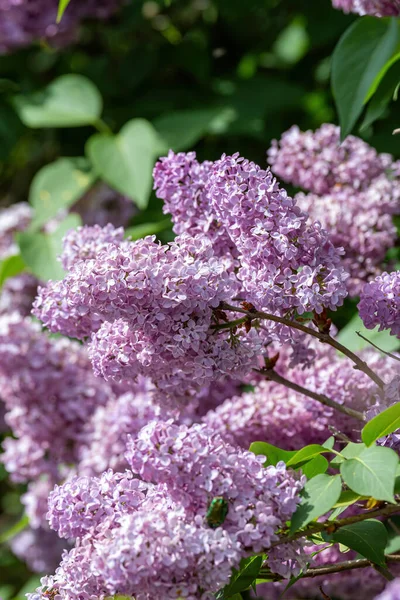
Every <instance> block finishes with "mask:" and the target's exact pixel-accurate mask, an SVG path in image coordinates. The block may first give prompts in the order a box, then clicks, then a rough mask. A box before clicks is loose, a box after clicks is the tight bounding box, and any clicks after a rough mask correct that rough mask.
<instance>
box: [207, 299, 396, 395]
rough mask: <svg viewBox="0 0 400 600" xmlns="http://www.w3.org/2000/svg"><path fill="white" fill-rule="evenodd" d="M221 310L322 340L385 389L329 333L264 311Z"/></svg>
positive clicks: (225, 306)
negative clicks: (264, 321) (275, 324)
mask: <svg viewBox="0 0 400 600" xmlns="http://www.w3.org/2000/svg"><path fill="white" fill-rule="evenodd" d="M221 309H222V310H229V311H233V312H237V313H242V314H244V315H246V316H247V318H248V320H249V321H252V320H254V319H267V320H268V321H274V322H275V323H281V324H282V325H286V326H287V327H292V328H294V329H298V330H299V331H302V332H303V333H307V334H308V335H311V336H312V337H315V338H317V339H318V340H320V342H322V343H324V344H329V345H330V346H332V347H333V348H335V349H336V350H338V351H339V352H341V353H342V354H344V355H345V356H347V357H348V358H350V360H352V361H353V363H354V364H355V366H356V368H357V369H359V370H360V371H363V373H365V374H366V375H368V377H370V379H372V381H374V382H375V383H376V385H377V386H378V387H379V388H381V389H383V387H384V382H383V381H382V379H381V378H380V377H379V375H377V374H376V373H375V372H374V371H373V370H372V369H371V368H370V367H369V366H368V365H367V363H366V362H365V361H363V360H362V359H361V358H360V357H359V356H357V354H354V352H352V351H351V350H349V348H346V346H343V344H341V343H340V342H338V341H337V340H335V338H333V337H331V336H330V335H329V334H328V333H322V332H321V331H317V330H316V329H311V327H307V326H306V325H303V324H302V323H299V322H298V321H291V320H290V319H285V318H284V317H278V316H277V315H272V314H270V313H266V312H262V311H257V310H254V311H253V310H252V311H248V310H245V309H244V308H240V307H238V306H231V305H230V304H226V303H225V302H224V303H223V304H222V305H221ZM234 323H235V321H234ZM230 326H231V325H230V324H229V323H222V324H220V325H214V329H215V330H217V331H218V330H219V329H229V327H230Z"/></svg>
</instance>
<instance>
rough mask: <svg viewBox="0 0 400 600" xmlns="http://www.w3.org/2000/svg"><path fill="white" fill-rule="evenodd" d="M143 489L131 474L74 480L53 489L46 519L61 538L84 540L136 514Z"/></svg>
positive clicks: (141, 483) (107, 472)
mask: <svg viewBox="0 0 400 600" xmlns="http://www.w3.org/2000/svg"><path fill="white" fill-rule="evenodd" d="M145 490H146V485H145V484H144V483H143V482H142V481H140V480H139V479H137V478H134V477H133V475H132V473H130V472H129V471H126V472H125V473H114V472H113V471H112V470H108V471H105V472H104V473H103V474H102V475H101V476H100V477H91V478H89V477H74V478H72V479H71V480H70V481H67V482H66V483H64V484H63V485H62V486H61V487H60V486H58V485H56V486H55V488H54V490H53V491H52V492H51V494H50V496H49V501H48V507H49V511H48V514H47V518H48V520H49V525H50V527H51V528H52V529H54V530H55V531H57V532H58V534H59V536H60V537H63V538H67V539H68V538H77V537H83V536H85V535H86V533H89V532H91V533H93V535H94V534H95V531H96V532H97V534H98V532H99V529H100V528H102V529H103V532H104V535H105V536H106V535H107V533H106V530H107V528H110V529H111V528H112V527H114V526H116V525H115V520H116V519H118V518H120V517H121V516H122V515H123V514H125V513H129V512H131V511H132V510H135V509H136V508H137V507H138V506H139V505H140V504H141V502H142V501H143V499H144V497H145V496H144V491H145Z"/></svg>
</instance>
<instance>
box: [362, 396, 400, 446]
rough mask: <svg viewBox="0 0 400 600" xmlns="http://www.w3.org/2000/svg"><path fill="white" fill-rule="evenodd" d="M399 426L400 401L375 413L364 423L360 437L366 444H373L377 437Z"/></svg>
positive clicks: (391, 431)
mask: <svg viewBox="0 0 400 600" xmlns="http://www.w3.org/2000/svg"><path fill="white" fill-rule="evenodd" d="M399 427H400V402H397V403H396V404H394V405H393V406H389V408H387V409H386V410H384V411H383V412H381V413H379V415H376V417H374V418H373V419H372V420H371V421H369V422H368V423H367V424H366V425H364V427H363V429H362V431H361V437H362V440H363V442H364V444H366V445H367V446H370V445H371V444H373V443H374V442H375V441H376V440H379V438H381V437H384V436H385V435H388V434H389V433H393V432H394V431H396V429H399Z"/></svg>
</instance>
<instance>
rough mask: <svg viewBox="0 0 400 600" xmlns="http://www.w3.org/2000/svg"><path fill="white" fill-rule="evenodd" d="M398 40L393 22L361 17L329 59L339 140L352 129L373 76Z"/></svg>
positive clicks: (392, 51) (394, 21)
mask: <svg viewBox="0 0 400 600" xmlns="http://www.w3.org/2000/svg"><path fill="white" fill-rule="evenodd" d="M398 37H399V36H398V25H397V22H396V20H395V19H376V18H375V17H363V18H361V19H358V20H357V21H355V23H353V25H351V26H350V27H349V29H348V30H347V31H346V32H345V33H344V34H343V36H342V37H341V38H340V41H339V43H338V44H337V46H336V48H335V51H334V53H333V57H332V91H333V95H334V98H335V102H336V106H337V110H338V113H339V121H340V127H341V135H342V139H343V138H345V137H346V136H347V135H348V134H349V133H350V132H351V130H352V128H353V127H354V125H355V123H356V121H357V119H358V117H359V116H360V114H361V112H362V110H363V107H364V103H365V101H366V98H367V96H368V92H369V90H370V88H371V86H372V85H373V83H374V81H375V79H376V76H377V75H378V74H379V72H380V70H381V69H382V67H384V65H385V63H386V62H387V61H388V60H390V58H391V57H392V55H393V54H394V52H395V50H396V46H397V43H398ZM350 74H351V76H350Z"/></svg>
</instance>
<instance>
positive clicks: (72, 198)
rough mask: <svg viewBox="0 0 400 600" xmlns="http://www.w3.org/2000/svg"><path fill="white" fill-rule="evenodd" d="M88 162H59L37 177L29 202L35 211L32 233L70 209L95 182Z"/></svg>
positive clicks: (77, 159)
mask: <svg viewBox="0 0 400 600" xmlns="http://www.w3.org/2000/svg"><path fill="white" fill-rule="evenodd" d="M94 179H95V177H94V174H93V172H91V170H90V164H89V162H88V160H87V159H86V158H59V159H58V160H56V161H55V162H54V163H51V164H49V165H46V166H45V167H43V168H42V169H40V171H38V173H37V174H36V175H35V177H34V179H33V181H32V185H31V188H30V191H29V202H30V204H31V205H32V206H33V208H34V209H35V214H34V218H33V221H32V224H31V229H36V228H39V227H41V226H42V225H44V224H45V223H47V222H48V221H49V220H50V219H52V218H53V217H55V216H56V215H57V214H58V213H59V212H60V211H61V210H63V209H67V208H70V207H71V206H72V205H73V204H74V203H75V202H77V200H79V198H81V197H82V196H83V194H84V193H85V192H86V191H87V190H88V189H89V188H90V187H91V185H92V184H93V182H94Z"/></svg>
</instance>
